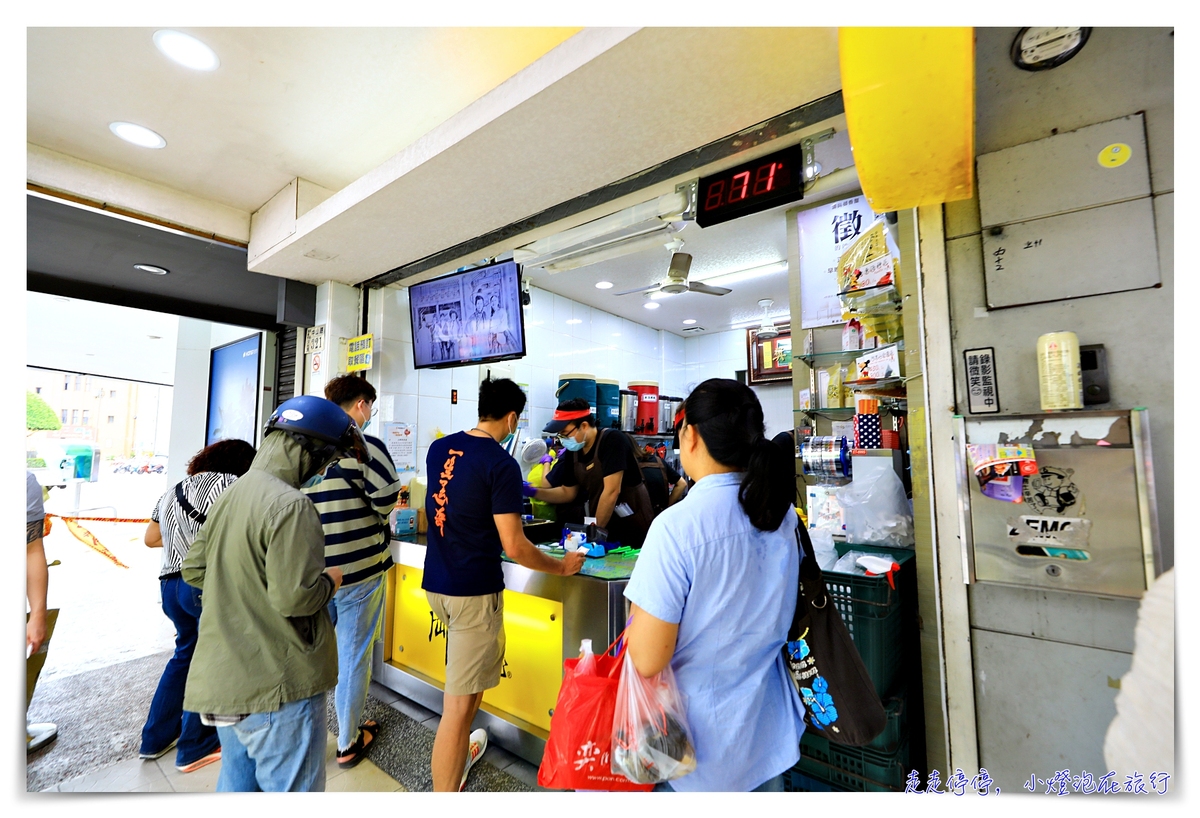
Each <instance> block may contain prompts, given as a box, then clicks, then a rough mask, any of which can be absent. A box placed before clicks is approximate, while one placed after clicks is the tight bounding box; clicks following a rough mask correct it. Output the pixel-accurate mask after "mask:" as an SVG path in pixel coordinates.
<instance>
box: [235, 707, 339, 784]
mask: <svg viewBox="0 0 1200 818" xmlns="http://www.w3.org/2000/svg"><path fill="white" fill-rule="evenodd" d="M217 733H218V734H219V735H220V736H221V774H220V775H219V776H218V777H217V792H324V791H325V742H326V741H327V739H328V734H327V733H326V729H325V694H324V693H318V694H317V695H315V696H310V697H309V698H307V699H299V700H297V701H294V702H288V703H286V704H284V705H282V706H281V707H280V708H279V709H278V710H276V711H275V712H273V713H251V714H250V715H249V716H247V717H246V718H244V719H242V720H241V721H239V722H238V723H237V724H235V725H233V726H231V727H218V728H217Z"/></svg>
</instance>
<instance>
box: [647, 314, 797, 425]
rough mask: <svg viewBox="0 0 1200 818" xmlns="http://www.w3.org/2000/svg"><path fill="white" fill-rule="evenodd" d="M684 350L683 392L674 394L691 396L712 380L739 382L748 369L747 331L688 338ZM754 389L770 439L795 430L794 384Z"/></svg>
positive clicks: (772, 385) (684, 342)
mask: <svg viewBox="0 0 1200 818" xmlns="http://www.w3.org/2000/svg"><path fill="white" fill-rule="evenodd" d="M669 337H674V336H669ZM683 348H684V357H683V360H684V367H683V369H684V372H683V384H682V390H681V391H680V392H677V393H673V394H679V395H687V393H688V392H690V391H692V389H694V388H695V387H696V385H697V384H699V383H701V382H702V381H706V380H708V379H709V378H736V377H737V372H738V370H742V369H745V368H746V365H747V359H746V330H744V329H734V330H729V331H728V332H717V333H713V334H711V335H701V336H698V337H695V338H687V339H685V340H684V341H683ZM751 388H752V389H753V390H754V392H755V394H757V395H758V400H759V402H760V403H761V404H762V408H763V419H764V421H765V425H766V427H767V436H768V437H772V436H774V435H777V434H779V433H780V432H786V431H790V430H791V429H793V428H794V423H793V421H792V387H791V384H788V383H783V384H771V385H765V386H754V387H751Z"/></svg>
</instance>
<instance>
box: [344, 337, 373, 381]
mask: <svg viewBox="0 0 1200 818" xmlns="http://www.w3.org/2000/svg"><path fill="white" fill-rule="evenodd" d="M374 344H375V336H374V335H372V334H371V333H369V332H368V333H367V334H366V335H359V336H357V337H355V338H351V339H350V340H349V341H347V342H346V371H347V372H359V371H361V370H364V369H370V368H371V358H372V355H371V353H372V351H373V350H372V347H373V346H374Z"/></svg>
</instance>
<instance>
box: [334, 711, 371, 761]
mask: <svg viewBox="0 0 1200 818" xmlns="http://www.w3.org/2000/svg"><path fill="white" fill-rule="evenodd" d="M358 729H359V736H358V740H357V741H355V742H354V743H353V744H351V745H350V746H349V747H347V748H346V750H345V752H342V753H338V756H337V763H338V767H340V768H341V769H343V770H348V769H350V768H351V767H354V766H357V764H358V763H359V762H360V761H362V760H363V759H364V758H366V757H367V750H368V749H369V748H370V746H371V745H372V744H374V743H375V736H376V735H378V734H379V723H378V722H375V721H370V720H368V721H364V722H363V723H362V724H361V725H360V726H359V728H358ZM367 736H370V737H371V741H370V742H367V740H366V739H367Z"/></svg>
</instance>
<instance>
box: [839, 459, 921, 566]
mask: <svg viewBox="0 0 1200 818" xmlns="http://www.w3.org/2000/svg"><path fill="white" fill-rule="evenodd" d="M837 498H838V502H839V503H841V505H842V514H843V515H844V517H845V521H846V541H847V542H852V543H863V544H864V545H882V546H886V547H888V548H904V547H908V546H911V545H912V544H913V521H912V510H911V509H912V507H911V506H910V505H909V502H908V497H907V496H906V495H905V493H904V484H903V483H901V482H900V477H899V476H898V475H897V474H896V473H895V472H894V471H892V470H891V469H882V470H879V471H875V472H871V473H869V474H865V475H863V476H862V477H855V478H854V480H853V481H852V482H851V483H850V484H849V485H847V486H843V487H842V488H840V489H838V493H837Z"/></svg>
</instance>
